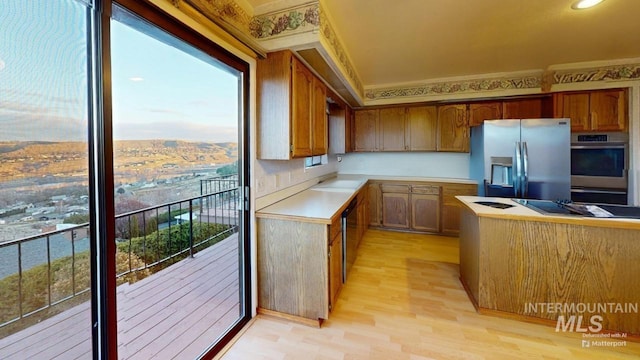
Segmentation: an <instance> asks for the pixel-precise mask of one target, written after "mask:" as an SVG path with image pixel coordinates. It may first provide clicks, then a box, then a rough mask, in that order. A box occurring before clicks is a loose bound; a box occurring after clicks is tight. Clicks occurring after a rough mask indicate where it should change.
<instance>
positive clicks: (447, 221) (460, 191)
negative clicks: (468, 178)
mask: <svg viewBox="0 0 640 360" xmlns="http://www.w3.org/2000/svg"><path fill="white" fill-rule="evenodd" d="M477 194H478V187H477V186H476V185H469V184H448V185H445V186H443V187H442V229H441V231H442V233H443V234H445V235H451V236H458V235H459V234H460V212H461V211H462V204H461V203H460V201H458V199H456V196H458V195H468V196H474V195H477Z"/></svg>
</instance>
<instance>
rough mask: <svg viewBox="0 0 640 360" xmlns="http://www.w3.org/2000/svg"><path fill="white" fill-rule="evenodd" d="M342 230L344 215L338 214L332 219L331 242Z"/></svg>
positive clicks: (330, 228)
mask: <svg viewBox="0 0 640 360" xmlns="http://www.w3.org/2000/svg"><path fill="white" fill-rule="evenodd" d="M341 231H342V217H341V216H336V217H335V218H333V219H331V225H329V239H328V240H329V243H331V242H332V241H333V239H334V238H335V237H336V236H337V235H338V234H339V233H340V232H341Z"/></svg>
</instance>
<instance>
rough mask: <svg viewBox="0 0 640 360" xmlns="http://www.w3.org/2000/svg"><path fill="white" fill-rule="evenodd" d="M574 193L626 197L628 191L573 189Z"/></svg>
mask: <svg viewBox="0 0 640 360" xmlns="http://www.w3.org/2000/svg"><path fill="white" fill-rule="evenodd" d="M571 192H573V193H582V194H585V193H591V194H612V195H625V194H626V193H627V192H626V191H615V190H596V189H571Z"/></svg>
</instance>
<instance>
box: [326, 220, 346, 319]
mask: <svg viewBox="0 0 640 360" xmlns="http://www.w3.org/2000/svg"><path fill="white" fill-rule="evenodd" d="M341 220H342V218H341V217H340V216H336V218H334V219H332V221H331V225H330V226H329V234H330V235H329V238H330V242H329V310H332V309H333V307H334V305H335V303H336V301H337V299H338V294H339V293H340V289H342V252H343V248H342V246H343V244H342V221H341Z"/></svg>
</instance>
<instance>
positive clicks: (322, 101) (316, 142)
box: [311, 76, 329, 155]
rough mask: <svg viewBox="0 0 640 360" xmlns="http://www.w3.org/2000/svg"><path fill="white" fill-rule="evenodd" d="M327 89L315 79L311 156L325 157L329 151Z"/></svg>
mask: <svg viewBox="0 0 640 360" xmlns="http://www.w3.org/2000/svg"><path fill="white" fill-rule="evenodd" d="M326 106H327V87H326V86H325V85H324V83H323V82H322V81H320V79H318V78H317V77H315V76H314V77H313V102H312V106H311V109H312V110H313V114H312V116H311V154H312V155H323V154H326V153H327V152H328V150H329V124H328V120H327V107H326Z"/></svg>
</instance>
